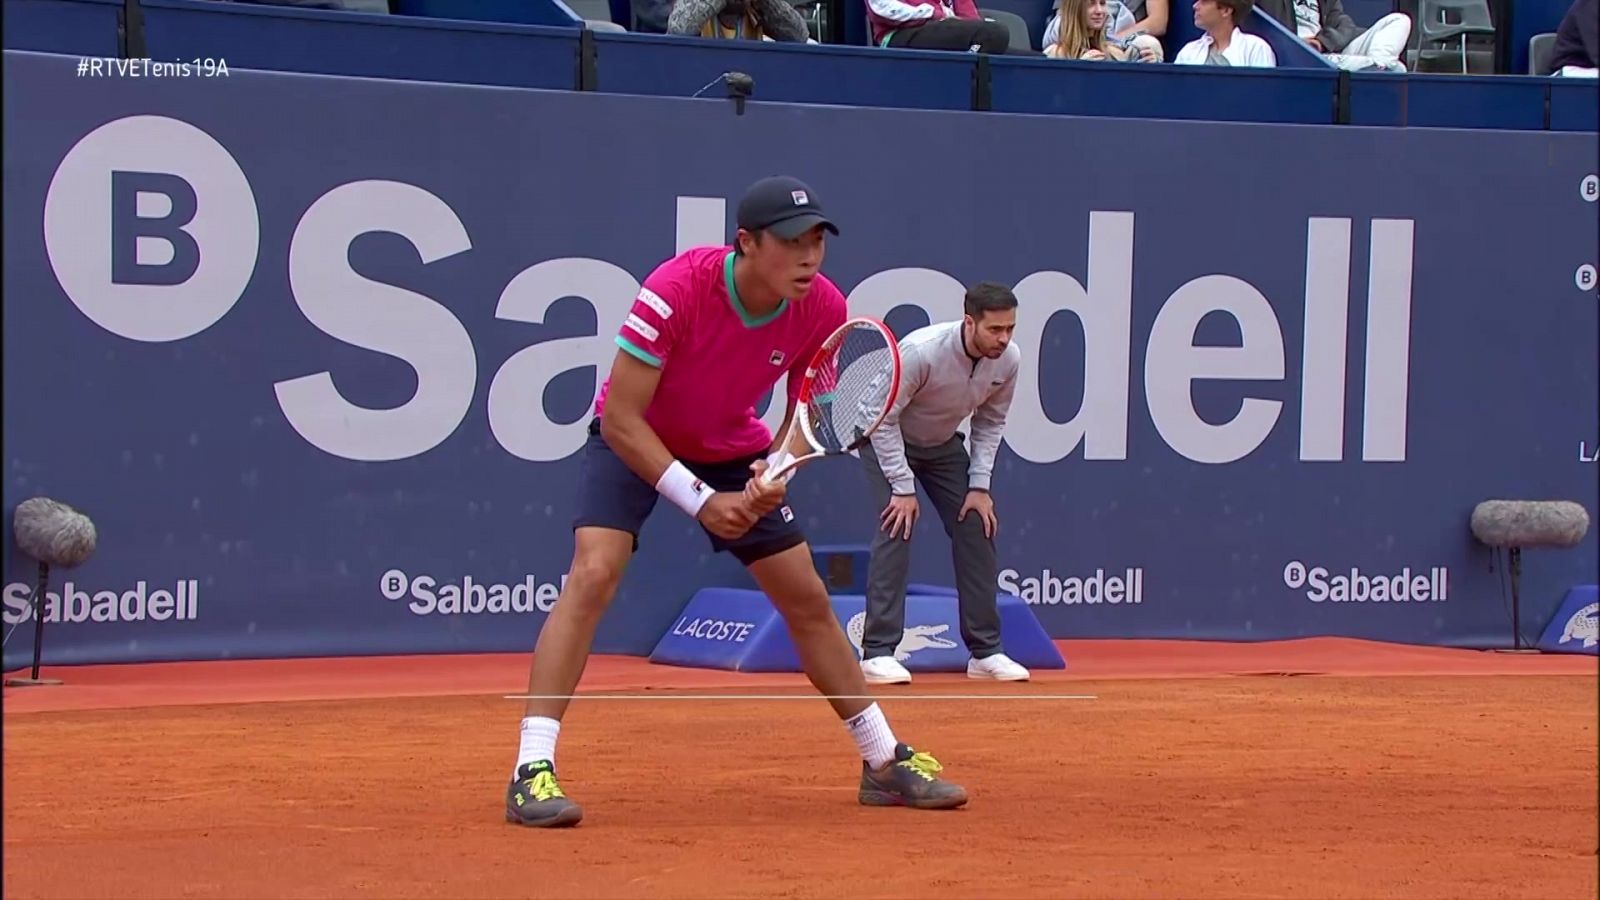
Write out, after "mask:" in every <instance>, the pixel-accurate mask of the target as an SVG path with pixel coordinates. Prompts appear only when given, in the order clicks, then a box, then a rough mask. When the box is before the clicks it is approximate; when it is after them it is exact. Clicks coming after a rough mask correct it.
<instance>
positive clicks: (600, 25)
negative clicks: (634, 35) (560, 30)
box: [562, 0, 628, 32]
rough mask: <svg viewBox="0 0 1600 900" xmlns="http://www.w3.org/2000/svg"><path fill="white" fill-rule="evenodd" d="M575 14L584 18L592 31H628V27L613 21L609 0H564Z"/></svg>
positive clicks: (586, 25) (584, 21)
mask: <svg viewBox="0 0 1600 900" xmlns="http://www.w3.org/2000/svg"><path fill="white" fill-rule="evenodd" d="M562 2H563V3H565V4H566V5H567V8H568V9H570V10H572V12H573V14H574V15H576V16H577V17H578V18H580V19H582V20H583V24H584V27H586V28H588V29H589V30H590V31H614V32H626V31H627V30H628V29H626V28H623V27H622V26H621V25H618V24H617V23H615V22H613V21H611V4H610V2H609V0H562Z"/></svg>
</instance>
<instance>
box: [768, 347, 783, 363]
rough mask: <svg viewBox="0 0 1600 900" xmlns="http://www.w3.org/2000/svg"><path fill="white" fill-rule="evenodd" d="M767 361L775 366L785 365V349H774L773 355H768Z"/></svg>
mask: <svg viewBox="0 0 1600 900" xmlns="http://www.w3.org/2000/svg"><path fill="white" fill-rule="evenodd" d="M767 362H769V363H772V364H773V365H775V366H781V365H783V351H782V350H774V351H772V355H771V356H769V357H767Z"/></svg>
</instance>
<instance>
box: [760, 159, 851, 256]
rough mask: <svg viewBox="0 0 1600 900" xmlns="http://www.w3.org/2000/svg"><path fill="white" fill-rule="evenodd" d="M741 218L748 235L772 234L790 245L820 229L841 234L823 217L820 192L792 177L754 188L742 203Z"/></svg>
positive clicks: (767, 181)
mask: <svg viewBox="0 0 1600 900" xmlns="http://www.w3.org/2000/svg"><path fill="white" fill-rule="evenodd" d="M738 216H739V227H740V228H743V229H744V230H745V231H770V232H772V233H773V234H775V235H777V236H778V237H780V238H783V239H784V240H786V241H791V240H794V239H795V238H797V237H799V236H800V235H802V234H805V233H806V232H807V231H810V230H811V229H813V228H815V227H817V226H818V225H821V226H822V227H824V228H826V229H828V230H829V231H831V232H833V233H834V234H838V233H839V227H838V226H837V225H834V224H833V222H831V221H829V220H828V217H827V216H826V215H824V214H823V212H822V204H821V203H820V202H818V201H817V192H816V191H813V190H812V189H811V188H810V186H808V185H807V184H806V183H805V182H803V181H801V180H800V179H798V178H791V177H789V176H788V175H774V176H772V177H770V178H763V179H761V180H760V181H758V182H756V183H755V184H752V185H750V187H749V188H747V189H746V190H745V192H744V197H743V198H742V199H741V200H740V201H739V213H738Z"/></svg>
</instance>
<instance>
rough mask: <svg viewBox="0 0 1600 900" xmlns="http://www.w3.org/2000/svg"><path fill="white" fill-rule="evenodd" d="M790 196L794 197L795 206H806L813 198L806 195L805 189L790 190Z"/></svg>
mask: <svg viewBox="0 0 1600 900" xmlns="http://www.w3.org/2000/svg"><path fill="white" fill-rule="evenodd" d="M789 196H791V197H793V198H794V205H795V206H805V205H806V204H807V203H810V202H811V198H810V197H807V196H806V192H805V191H790V192H789Z"/></svg>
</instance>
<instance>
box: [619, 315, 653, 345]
mask: <svg viewBox="0 0 1600 900" xmlns="http://www.w3.org/2000/svg"><path fill="white" fill-rule="evenodd" d="M623 324H624V325H627V326H628V327H629V328H632V329H633V330H634V331H636V332H638V334H639V336H640V337H642V338H644V339H645V340H647V341H653V340H655V339H656V338H658V337H660V336H661V332H659V331H657V330H655V328H654V326H652V325H651V324H650V323H649V322H646V321H645V320H643V319H641V318H639V317H638V316H636V315H634V314H633V313H628V318H627V319H626V320H625V321H624V322H623Z"/></svg>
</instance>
